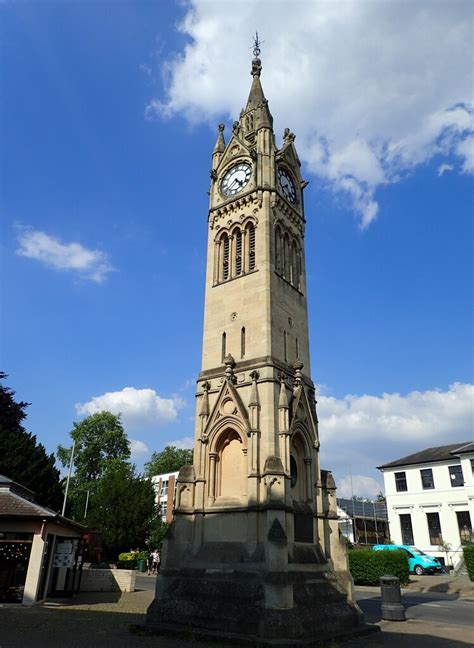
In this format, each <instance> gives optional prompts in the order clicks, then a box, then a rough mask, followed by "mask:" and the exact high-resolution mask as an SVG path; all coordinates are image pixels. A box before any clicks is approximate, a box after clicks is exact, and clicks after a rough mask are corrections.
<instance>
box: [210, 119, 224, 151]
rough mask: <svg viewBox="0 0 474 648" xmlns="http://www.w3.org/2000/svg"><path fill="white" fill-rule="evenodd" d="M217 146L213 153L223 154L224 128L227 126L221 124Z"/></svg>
mask: <svg viewBox="0 0 474 648" xmlns="http://www.w3.org/2000/svg"><path fill="white" fill-rule="evenodd" d="M217 128H218V133H217V139H216V145H215V146H214V150H213V153H223V152H224V151H225V141H224V128H225V124H219V126H218V127H217Z"/></svg>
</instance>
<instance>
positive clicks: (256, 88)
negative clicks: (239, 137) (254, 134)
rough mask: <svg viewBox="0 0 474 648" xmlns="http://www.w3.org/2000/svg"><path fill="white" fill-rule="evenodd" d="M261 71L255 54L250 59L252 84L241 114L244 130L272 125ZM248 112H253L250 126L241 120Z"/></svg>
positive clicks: (260, 64) (259, 61) (260, 63)
mask: <svg viewBox="0 0 474 648" xmlns="http://www.w3.org/2000/svg"><path fill="white" fill-rule="evenodd" d="M261 72H262V62H261V60H260V59H259V58H258V56H255V58H254V59H253V61H252V71H251V73H250V74H251V75H252V77H253V81H252V86H251V88H250V94H249V98H248V100H247V105H246V106H245V108H244V110H243V111H242V114H241V125H242V126H243V128H244V131H248V130H255V131H256V130H258V129H259V128H262V127H266V128H272V127H273V117H272V115H271V113H270V109H269V108H268V100H267V99H266V97H265V94H264V92H263V88H262V84H261V82H260V74H261ZM249 113H252V114H253V123H252V126H251V127H250V128H249V127H248V126H247V125H246V123H245V120H242V117H243V116H244V115H248V114H249Z"/></svg>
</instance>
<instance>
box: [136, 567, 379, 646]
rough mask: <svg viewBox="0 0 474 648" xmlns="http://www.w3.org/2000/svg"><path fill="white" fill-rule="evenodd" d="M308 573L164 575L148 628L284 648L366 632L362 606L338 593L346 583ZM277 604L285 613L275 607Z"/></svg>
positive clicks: (226, 570)
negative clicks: (360, 608) (283, 647)
mask: <svg viewBox="0 0 474 648" xmlns="http://www.w3.org/2000/svg"><path fill="white" fill-rule="evenodd" d="M295 567H296V566H295ZM305 567H306V569H304V568H303V570H301V571H299V570H297V569H295V570H292V571H291V572H287V573H284V572H283V573H278V572H268V573H266V574H265V573H264V572H260V571H259V570H251V569H243V570H239V569H237V568H232V567H230V566H229V567H227V568H221V569H189V568H184V569H180V570H166V571H164V572H163V573H162V574H160V576H159V577H158V581H157V597H156V599H155V600H154V601H153V603H152V604H151V605H150V607H149V609H148V614H147V626H148V627H149V628H150V629H152V630H156V631H157V632H159V633H161V632H163V633H170V632H171V633H178V634H179V633H181V634H182V633H192V635H193V636H196V637H199V636H201V637H214V638H221V639H223V640H228V641H230V640H232V639H235V640H239V641H244V642H245V641H247V642H249V643H251V642H253V643H257V644H262V645H265V644H267V645H285V646H292V645H295V646H297V645H310V644H311V643H313V642H316V641H321V640H322V639H328V638H334V637H343V636H349V635H353V634H355V633H357V634H358V633H360V632H362V631H363V630H364V629H365V630H366V626H364V622H363V617H362V614H361V612H360V610H359V608H358V606H357V605H356V604H354V603H352V602H349V601H348V598H347V593H346V592H345V591H344V589H343V588H342V587H341V585H340V580H341V577H343V576H344V575H341V574H340V575H338V576H337V577H336V575H335V574H334V573H331V572H330V571H327V570H324V571H318V572H316V573H311V572H309V571H308V569H307V566H305ZM349 578H350V577H349ZM278 600H281V601H285V602H286V603H287V605H286V606H285V607H278V606H277V605H272V603H277V602H278ZM269 604H270V605H271V606H270V607H269Z"/></svg>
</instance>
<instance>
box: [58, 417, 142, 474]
mask: <svg viewBox="0 0 474 648" xmlns="http://www.w3.org/2000/svg"><path fill="white" fill-rule="evenodd" d="M70 436H71V438H72V440H73V441H75V442H76V447H75V450H74V474H75V477H76V479H77V480H78V481H79V482H82V483H87V482H90V481H94V480H96V479H100V478H101V477H102V476H103V474H104V473H105V471H106V469H107V468H108V467H109V466H110V464H111V463H116V462H118V463H123V462H124V461H127V460H128V459H130V442H129V440H128V439H127V435H126V434H125V430H124V429H123V425H122V422H121V420H120V414H112V413H111V412H97V413H96V414H91V415H90V416H88V417H87V418H85V419H84V420H83V421H81V422H80V423H74V424H73V429H72V431H71V433H70ZM71 450H72V446H71V447H70V448H64V447H63V446H58V451H57V454H58V458H59V460H60V461H61V463H62V465H63V466H67V465H68V464H69V459H70V457H71Z"/></svg>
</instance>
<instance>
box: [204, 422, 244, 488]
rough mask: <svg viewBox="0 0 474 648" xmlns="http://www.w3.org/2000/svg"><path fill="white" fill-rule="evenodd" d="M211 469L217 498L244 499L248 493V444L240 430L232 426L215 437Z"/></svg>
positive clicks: (225, 428)
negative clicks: (213, 458)
mask: <svg viewBox="0 0 474 648" xmlns="http://www.w3.org/2000/svg"><path fill="white" fill-rule="evenodd" d="M212 445H213V450H214V451H213V453H212V455H213V457H215V460H214V461H212V462H211V465H210V471H214V474H213V475H210V477H211V482H213V483H214V493H213V496H214V498H215V499H218V498H225V499H243V498H245V497H246V495H247V473H248V469H247V446H246V443H245V441H244V438H243V437H242V435H241V434H240V432H239V431H238V430H237V429H236V428H234V427H231V426H226V427H224V428H222V430H221V431H220V433H219V434H218V435H217V437H215V439H214V443H213V444H212ZM212 477H213V478H212Z"/></svg>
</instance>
